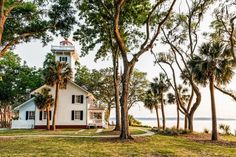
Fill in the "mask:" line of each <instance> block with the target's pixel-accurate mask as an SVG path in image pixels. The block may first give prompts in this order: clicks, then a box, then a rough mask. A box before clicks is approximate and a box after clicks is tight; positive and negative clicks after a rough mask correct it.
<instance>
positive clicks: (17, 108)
mask: <svg viewBox="0 0 236 157" xmlns="http://www.w3.org/2000/svg"><path fill="white" fill-rule="evenodd" d="M34 99H35V98H31V99H29V100H27V101H26V102H24V103H23V104H21V105H19V106H17V107H15V108H14V109H13V110H19V109H20V108H21V107H22V106H25V105H26V104H28V103H29V102H31V101H33V100H34Z"/></svg>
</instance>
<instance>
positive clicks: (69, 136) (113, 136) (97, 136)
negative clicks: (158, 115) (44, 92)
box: [0, 129, 155, 141]
mask: <svg viewBox="0 0 236 157" xmlns="http://www.w3.org/2000/svg"><path fill="white" fill-rule="evenodd" d="M139 130H142V131H144V132H145V133H144V134H138V135H132V136H133V137H143V136H152V135H154V134H155V133H154V132H151V131H148V130H144V129H139ZM33 137H37V138H38V137H60V138H118V137H119V135H95V136H89V135H88V136H79V135H77V136H76V135H30V134H29V135H15V136H0V141H1V139H6V138H33Z"/></svg>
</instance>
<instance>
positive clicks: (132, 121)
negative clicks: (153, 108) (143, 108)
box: [128, 115, 142, 126]
mask: <svg viewBox="0 0 236 157" xmlns="http://www.w3.org/2000/svg"><path fill="white" fill-rule="evenodd" d="M128 118H129V126H141V125H142V123H141V122H140V121H138V120H137V119H135V118H134V117H133V116H132V115H129V117H128Z"/></svg>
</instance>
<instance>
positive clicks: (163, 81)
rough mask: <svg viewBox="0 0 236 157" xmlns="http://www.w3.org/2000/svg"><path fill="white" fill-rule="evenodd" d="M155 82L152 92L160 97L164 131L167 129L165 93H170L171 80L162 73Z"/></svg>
mask: <svg viewBox="0 0 236 157" xmlns="http://www.w3.org/2000/svg"><path fill="white" fill-rule="evenodd" d="M153 81H154V82H151V88H152V91H153V92H154V93H155V94H156V95H159V96H160V103H161V112H162V123H163V126H162V127H163V129H165V127H166V126H165V123H166V122H165V110H164V103H165V101H164V93H165V92H167V91H168V89H169V87H170V82H169V79H168V78H167V77H166V75H165V74H163V73H160V74H159V77H156V78H154V79H153Z"/></svg>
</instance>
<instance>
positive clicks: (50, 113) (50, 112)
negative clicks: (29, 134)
mask: <svg viewBox="0 0 236 157" xmlns="http://www.w3.org/2000/svg"><path fill="white" fill-rule="evenodd" d="M51 119H52V111H49V120H51Z"/></svg>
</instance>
